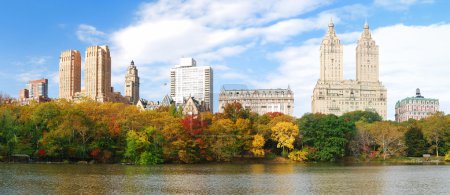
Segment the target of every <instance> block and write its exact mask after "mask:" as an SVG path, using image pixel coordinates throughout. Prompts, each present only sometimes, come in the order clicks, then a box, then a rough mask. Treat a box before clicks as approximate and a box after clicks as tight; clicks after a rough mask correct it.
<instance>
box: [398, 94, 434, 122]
mask: <svg viewBox="0 0 450 195" xmlns="http://www.w3.org/2000/svg"><path fill="white" fill-rule="evenodd" d="M438 111H439V99H433V98H425V97H423V96H422V95H421V94H420V89H416V96H415V97H407V98H405V99H402V100H400V101H398V102H397V103H396V104H395V121H397V122H403V121H407V120H409V119H416V120H420V119H423V118H426V117H428V116H429V115H432V114H434V113H436V112H438Z"/></svg>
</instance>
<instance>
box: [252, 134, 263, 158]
mask: <svg viewBox="0 0 450 195" xmlns="http://www.w3.org/2000/svg"><path fill="white" fill-rule="evenodd" d="M264 143H265V140H264V137H263V136H261V135H259V134H256V135H254V136H253V141H252V148H251V152H252V153H253V155H254V156H256V157H262V156H264V149H263V147H264Z"/></svg>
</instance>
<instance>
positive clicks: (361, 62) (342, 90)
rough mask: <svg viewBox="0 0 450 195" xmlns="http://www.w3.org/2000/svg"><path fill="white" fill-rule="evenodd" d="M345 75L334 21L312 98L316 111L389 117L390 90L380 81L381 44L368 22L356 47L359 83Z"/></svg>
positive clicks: (325, 44)
mask: <svg viewBox="0 0 450 195" xmlns="http://www.w3.org/2000/svg"><path fill="white" fill-rule="evenodd" d="M342 75H343V51H342V44H341V43H340V41H339V39H338V37H337V35H336V32H335V30H334V24H333V22H332V21H330V24H329V25H328V32H327V34H326V35H325V37H324V39H323V41H322V44H321V46H320V79H319V80H318V81H317V83H316V86H315V88H314V91H313V95H312V103H311V104H312V105H311V107H312V112H313V113H323V114H335V115H338V116H339V115H342V114H344V113H346V112H351V111H356V110H363V111H373V112H377V113H378V114H379V115H380V116H382V117H383V118H384V119H386V118H387V90H386V88H385V87H384V86H383V84H382V83H381V82H380V81H379V64H378V45H376V43H375V41H374V40H373V39H372V37H371V34H370V31H369V25H368V24H367V22H366V24H365V25H364V31H363V33H362V35H361V38H360V39H359V41H358V44H357V47H356V80H344V79H343V77H342Z"/></svg>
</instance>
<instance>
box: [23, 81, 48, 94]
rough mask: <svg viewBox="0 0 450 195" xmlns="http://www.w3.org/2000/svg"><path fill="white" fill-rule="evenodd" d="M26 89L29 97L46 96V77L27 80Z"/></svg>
mask: <svg viewBox="0 0 450 195" xmlns="http://www.w3.org/2000/svg"><path fill="white" fill-rule="evenodd" d="M27 90H28V94H29V97H30V98H38V97H43V98H48V79H39V80H33V81H30V82H28V84H27Z"/></svg>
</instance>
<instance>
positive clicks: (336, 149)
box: [297, 114, 355, 161]
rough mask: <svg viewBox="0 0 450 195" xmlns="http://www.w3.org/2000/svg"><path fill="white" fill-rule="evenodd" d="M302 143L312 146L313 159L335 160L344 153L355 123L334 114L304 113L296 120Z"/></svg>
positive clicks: (353, 132)
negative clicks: (345, 120)
mask: <svg viewBox="0 0 450 195" xmlns="http://www.w3.org/2000/svg"><path fill="white" fill-rule="evenodd" d="M297 123H298V126H299V127H300V129H301V130H302V131H301V134H302V139H303V143H304V144H305V145H307V146H310V147H312V150H313V151H315V152H314V153H311V155H313V156H311V157H312V158H313V159H316V160H319V161H335V160H337V159H339V158H342V157H343V156H344V155H345V150H346V146H347V143H348V141H349V140H350V139H351V138H352V137H353V136H354V134H355V124H354V123H347V122H344V120H343V119H342V118H339V117H337V116H335V115H332V114H330V115H323V114H305V115H304V116H303V117H302V118H300V119H298V120H297Z"/></svg>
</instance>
